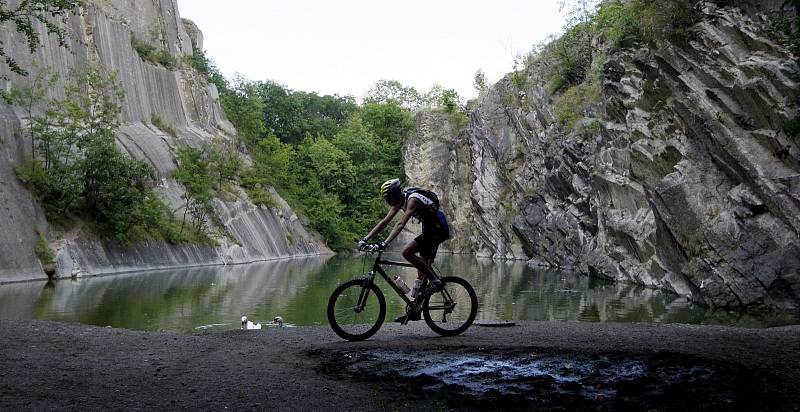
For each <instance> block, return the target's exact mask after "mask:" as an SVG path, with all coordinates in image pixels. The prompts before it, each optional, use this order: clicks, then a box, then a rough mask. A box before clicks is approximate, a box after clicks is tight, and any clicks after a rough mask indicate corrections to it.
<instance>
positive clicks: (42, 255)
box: [34, 227, 56, 265]
mask: <svg viewBox="0 0 800 412" xmlns="http://www.w3.org/2000/svg"><path fill="white" fill-rule="evenodd" d="M36 234H37V235H39V238H38V239H37V240H36V247H35V249H34V253H35V254H36V257H38V258H39V261H40V262H42V264H43V265H48V264H51V263H54V262H55V261H56V257H55V255H54V254H53V251H51V250H50V243H49V242H48V241H47V238H45V237H44V234H43V233H42V231H41V230H40V229H39V228H38V227H37V228H36Z"/></svg>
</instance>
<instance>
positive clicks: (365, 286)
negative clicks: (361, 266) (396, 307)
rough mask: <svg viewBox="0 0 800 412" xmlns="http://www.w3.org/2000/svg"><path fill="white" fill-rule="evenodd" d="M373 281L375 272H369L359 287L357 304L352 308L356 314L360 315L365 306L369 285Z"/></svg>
mask: <svg viewBox="0 0 800 412" xmlns="http://www.w3.org/2000/svg"><path fill="white" fill-rule="evenodd" d="M373 279H375V272H373V271H370V272H369V273H367V276H364V284H363V285H362V286H361V293H360V294H359V295H358V302H357V303H356V307H355V308H354V309H355V311H356V313H361V311H363V310H364V308H365V307H366V306H367V299H368V298H369V291H370V287H369V286H370V285H371V284H372V281H373Z"/></svg>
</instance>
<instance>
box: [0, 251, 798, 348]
mask: <svg viewBox="0 0 800 412" xmlns="http://www.w3.org/2000/svg"><path fill="white" fill-rule="evenodd" d="M391 258H393V259H401V258H399V257H391ZM437 259H438V267H439V269H440V270H441V272H442V273H443V274H452V275H456V276H461V277H463V278H465V279H467V280H469V282H470V283H472V285H473V287H474V288H475V291H476V292H477V294H478V303H479V308H478V316H477V319H478V320H550V321H567V320H571V321H586V322H654V323H693V324H724V325H737V326H745V327H764V326H772V325H781V324H788V323H797V322H798V319H794V318H791V317H780V316H772V317H770V318H766V319H764V318H755V317H752V316H750V315H743V314H740V313H731V312H726V311H711V310H708V309H706V308H704V307H702V306H700V305H696V304H691V303H689V302H687V301H686V299H685V298H683V297H680V296H676V295H673V294H669V293H665V292H662V291H658V290H653V289H647V288H644V287H641V286H635V285H628V284H617V283H613V282H608V281H603V280H599V279H592V278H588V277H585V276H580V275H576V274H572V273H564V272H559V271H554V270H542V269H535V268H531V267H528V266H527V265H526V264H525V262H499V261H492V260H488V259H478V258H475V257H471V256H454V255H444V254H441V255H440V256H439V257H438V258H437ZM364 264H365V262H364V260H363V259H362V258H360V257H359V256H333V257H314V258H302V259H287V260H278V261H271V262H263V263H257V264H250V265H238V266H215V267H203V268H189V269H178V270H166V271H157V272H141V273H130V274H121V275H115V276H105V277H93V278H83V279H75V280H70V279H64V280H59V281H56V282H49V283H46V282H30V283H19V284H10V285H3V286H0V318H2V319H43V320H57V321H68V322H80V323H84V324H90V325H98V326H113V327H120V328H130V329H138V330H168V331H176V332H180V333H197V332H202V331H214V330H224V329H238V328H239V327H240V318H241V316H242V315H247V317H248V318H249V319H250V320H253V321H255V322H269V321H270V320H271V319H272V318H274V317H275V316H281V317H283V319H284V320H285V322H286V323H287V324H288V325H296V326H300V325H326V324H327V319H326V317H325V309H326V305H327V302H328V297H329V296H330V294H331V292H332V291H333V290H334V289H335V288H336V286H337V285H338V284H339V283H341V282H344V281H346V280H349V279H353V278H356V277H360V274H363V273H364V272H365V269H363V267H364ZM371 264H372V261H371V260H369V261H367V262H366V265H367V267H370V266H371ZM387 272H388V273H389V274H390V275H395V274H399V275H401V276H403V277H404V279H405V281H406V283H408V284H411V283H413V279H414V277H415V272H414V271H413V270H412V269H407V268H396V267H389V268H387ZM377 282H378V284H379V286H380V287H381V289H383V291H384V295H385V296H386V298H387V304H388V313H387V321H391V320H392V319H394V317H395V316H399V315H400V314H402V313H403V310H404V304H403V303H402V301H401V300H400V299H399V298H398V297H397V296H396V295H395V294H394V292H392V290H391V289H390V288H389V286H388V285H386V284H385V283H384V281H383V280H382V279H378V280H377Z"/></svg>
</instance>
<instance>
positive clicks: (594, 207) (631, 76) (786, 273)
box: [405, 2, 800, 310]
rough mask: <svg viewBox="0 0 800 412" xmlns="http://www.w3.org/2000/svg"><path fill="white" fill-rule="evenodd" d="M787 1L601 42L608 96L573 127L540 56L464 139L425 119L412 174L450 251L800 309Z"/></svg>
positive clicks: (742, 303) (716, 302)
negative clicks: (674, 32) (433, 202)
mask: <svg viewBox="0 0 800 412" xmlns="http://www.w3.org/2000/svg"><path fill="white" fill-rule="evenodd" d="M733 3H736V4H733ZM778 3H779V2H778ZM778 3H775V4H774V5H773V4H772V3H771V2H770V4H766V3H763V2H720V3H719V4H717V3H713V2H702V3H699V4H698V6H697V12H698V14H699V15H700V19H699V21H698V23H697V24H695V25H694V26H693V27H691V28H690V29H689V32H688V35H687V36H686V37H685V38H683V39H682V40H675V41H664V42H661V43H659V44H658V45H657V47H647V46H640V47H638V48H627V49H622V50H615V49H610V48H608V47H606V48H605V50H598V53H597V54H596V56H595V58H600V56H607V57H606V58H605V60H604V65H603V80H602V96H601V99H600V101H599V102H598V103H597V104H595V105H594V106H593V107H591V108H590V110H588V115H587V117H585V118H583V119H580V120H579V121H578V122H577V123H576V125H575V127H574V128H570V129H568V130H565V129H564V128H561V127H558V126H557V122H556V118H555V114H554V112H555V107H554V98H555V97H554V96H552V95H551V94H549V93H548V92H547V90H546V86H547V82H546V80H545V79H544V77H543V63H542V62H536V63H534V64H533V65H532V67H531V69H530V70H528V71H527V72H526V73H525V75H526V76H527V77H528V80H529V82H528V84H530V87H526V88H525V89H524V90H519V89H517V88H516V87H515V86H514V85H513V84H512V82H511V76H508V77H507V78H505V79H503V80H502V81H500V82H499V83H498V84H497V85H495V87H494V88H493V89H492V91H491V92H490V94H489V95H488V96H486V97H484V98H482V99H481V101H480V102H479V104H478V105H477V107H476V108H475V109H474V110H473V111H472V112H471V122H470V125H469V126H468V127H467V129H466V130H464V131H461V132H460V133H458V134H454V133H452V131H451V130H450V129H449V128H448V126H447V124H446V121H447V116H446V115H444V114H441V113H423V114H420V115H418V117H417V124H418V132H417V135H416V137H415V138H414V139H413V140H412V141H411V142H409V147H407V148H406V151H405V163H406V165H407V167H406V169H407V172H408V175H409V178H410V180H411V181H412V183H414V184H419V185H427V186H432V187H433V188H434V189H437V190H439V191H440V192H442V193H443V195H442V196H440V197H442V198H444V199H446V200H445V204H446V205H447V207H448V208H449V209H450V210H449V215H450V216H451V219H452V220H453V227H454V233H455V238H454V240H452V241H451V242H450V247H451V248H453V249H454V250H455V251H458V252H471V253H477V254H480V255H486V256H491V257H495V258H510V259H530V260H531V262H532V263H541V264H547V265H553V266H559V267H568V268H574V269H576V270H579V271H581V272H583V273H586V274H590V275H593V276H600V277H607V278H611V279H616V280H619V281H627V282H635V283H639V284H644V285H648V286H651V287H656V288H663V289H667V290H671V291H674V292H676V293H680V294H682V295H686V296H689V297H691V298H692V299H694V300H696V301H700V302H704V303H707V304H709V305H712V306H715V307H739V308H742V307H744V308H753V309H757V308H769V309H788V310H800V241H799V240H798V234H799V233H800V190H799V188H800V142H798V139H797V138H796V137H791V136H787V135H786V134H785V133H783V132H782V126H783V124H784V123H785V122H786V121H787V120H789V119H791V118H793V117H794V116H796V115H797V108H796V106H795V102H796V98H797V97H798V84H797V82H796V80H795V77H794V72H795V70H796V67H795V65H794V63H793V61H794V60H793V59H794V58H793V56H792V55H791V54H790V53H789V52H788V51H787V49H786V48H785V47H784V46H782V45H781V44H780V42H779V41H777V39H776V36H775V33H774V32H773V22H772V20H771V19H770V18H769V16H768V14H769V13H770V12H772V11H774V10H775V7H779V6H780V4H778ZM414 165H417V166H414Z"/></svg>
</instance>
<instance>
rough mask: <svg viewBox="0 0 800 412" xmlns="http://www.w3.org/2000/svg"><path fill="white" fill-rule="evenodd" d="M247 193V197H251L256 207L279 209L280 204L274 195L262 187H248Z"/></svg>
mask: <svg viewBox="0 0 800 412" xmlns="http://www.w3.org/2000/svg"><path fill="white" fill-rule="evenodd" d="M245 191H246V192H247V197H249V198H250V201H251V202H253V204H254V205H256V206H266V207H268V208H270V209H275V208H277V207H278V202H277V201H275V198H273V197H272V194H270V192H269V191H267V190H265V189H263V188H262V187H260V186H255V187H246V188H245Z"/></svg>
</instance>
